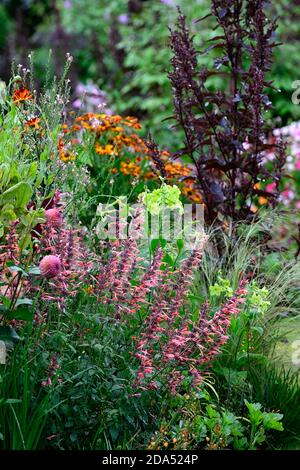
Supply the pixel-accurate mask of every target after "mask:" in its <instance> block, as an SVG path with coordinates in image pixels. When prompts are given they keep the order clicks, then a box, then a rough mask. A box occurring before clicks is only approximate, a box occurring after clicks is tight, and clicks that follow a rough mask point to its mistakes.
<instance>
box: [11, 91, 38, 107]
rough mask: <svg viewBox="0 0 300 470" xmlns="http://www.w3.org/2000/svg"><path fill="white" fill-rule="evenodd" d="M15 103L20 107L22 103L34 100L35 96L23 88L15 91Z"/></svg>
mask: <svg viewBox="0 0 300 470" xmlns="http://www.w3.org/2000/svg"><path fill="white" fill-rule="evenodd" d="M12 98H13V102H14V103H17V105H18V106H20V103H22V102H24V101H28V100H32V98H33V96H32V94H31V92H30V90H28V89H27V88H25V87H24V86H22V88H19V89H18V90H15V91H14V93H13V96H12Z"/></svg>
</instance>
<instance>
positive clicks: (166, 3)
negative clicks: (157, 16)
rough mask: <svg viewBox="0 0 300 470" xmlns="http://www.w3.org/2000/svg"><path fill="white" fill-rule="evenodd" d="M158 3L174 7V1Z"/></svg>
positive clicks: (161, 0)
mask: <svg viewBox="0 0 300 470" xmlns="http://www.w3.org/2000/svg"><path fill="white" fill-rule="evenodd" d="M160 2H161V3H164V4H165V5H168V6H169V7H172V6H174V0H160Z"/></svg>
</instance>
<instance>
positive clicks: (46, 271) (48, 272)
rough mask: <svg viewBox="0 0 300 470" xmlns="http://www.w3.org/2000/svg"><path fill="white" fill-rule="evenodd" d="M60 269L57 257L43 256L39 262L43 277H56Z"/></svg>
mask: <svg viewBox="0 0 300 470" xmlns="http://www.w3.org/2000/svg"><path fill="white" fill-rule="evenodd" d="M60 269H61V262H60V259H59V257H58V256H54V255H48V256H45V257H44V258H43V259H42V261H41V262H40V271H41V275H42V276H43V277H47V278H52V277H56V276H57V275H58V274H59V272H60Z"/></svg>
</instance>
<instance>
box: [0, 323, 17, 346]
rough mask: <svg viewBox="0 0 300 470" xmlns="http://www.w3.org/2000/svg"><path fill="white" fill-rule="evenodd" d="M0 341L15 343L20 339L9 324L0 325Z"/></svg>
mask: <svg viewBox="0 0 300 470" xmlns="http://www.w3.org/2000/svg"><path fill="white" fill-rule="evenodd" d="M0 341H4V342H5V343H12V344H15V343H18V342H19V341H21V338H20V336H18V335H17V333H16V332H15V330H14V329H13V328H12V327H11V326H0Z"/></svg>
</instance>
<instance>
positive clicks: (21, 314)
mask: <svg viewBox="0 0 300 470" xmlns="http://www.w3.org/2000/svg"><path fill="white" fill-rule="evenodd" d="M5 315H6V317H7V318H8V319H9V320H23V321H30V320H32V319H33V315H34V311H33V310H31V309H29V308H26V307H19V308H17V309H16V310H9V311H8V312H6V314H5Z"/></svg>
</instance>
